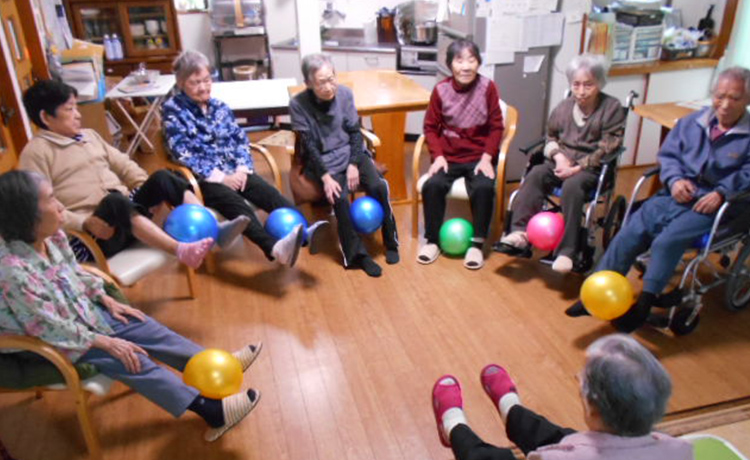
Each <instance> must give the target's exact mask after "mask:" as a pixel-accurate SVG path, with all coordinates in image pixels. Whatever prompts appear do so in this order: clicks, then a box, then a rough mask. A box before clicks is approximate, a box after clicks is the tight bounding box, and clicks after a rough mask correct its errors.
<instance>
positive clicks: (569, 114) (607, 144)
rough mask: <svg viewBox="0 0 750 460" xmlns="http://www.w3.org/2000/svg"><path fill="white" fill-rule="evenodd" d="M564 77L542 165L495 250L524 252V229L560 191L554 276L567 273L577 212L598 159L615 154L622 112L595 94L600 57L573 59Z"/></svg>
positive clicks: (602, 75) (602, 73) (602, 76)
mask: <svg viewBox="0 0 750 460" xmlns="http://www.w3.org/2000/svg"><path fill="white" fill-rule="evenodd" d="M565 73H566V76H567V77H568V82H569V83H570V90H571V93H572V94H571V96H570V97H568V98H567V99H565V100H564V101H562V102H561V103H560V104H559V105H558V106H557V107H555V110H553V111H552V114H551V115H550V117H549V122H548V123H547V143H546V145H545V146H544V156H545V158H546V160H545V161H544V163H542V164H539V165H536V166H534V167H533V168H532V169H531V171H530V172H529V173H528V174H527V176H526V178H525V179H524V182H523V185H522V186H521V189H520V190H519V193H518V196H517V197H516V199H515V201H514V202H513V208H512V210H513V218H512V219H513V220H512V222H511V226H510V233H508V234H507V235H505V236H503V237H502V239H500V241H499V242H498V243H496V244H495V250H496V251H498V252H502V253H505V254H510V255H519V254H522V253H524V252H527V251H528V250H529V249H528V246H529V239H528V236H527V234H526V225H527V224H528V223H529V220H530V219H531V218H532V217H533V216H534V215H535V214H536V213H538V212H539V211H541V210H542V206H543V204H544V198H545V196H546V195H548V194H549V193H551V192H552V190H553V189H554V188H555V187H562V200H561V207H562V212H563V217H564V219H565V233H564V235H563V239H562V241H561V242H560V244H559V245H558V247H557V249H556V250H555V253H554V256H555V260H554V262H553V264H552V269H553V270H555V271H557V272H560V273H568V272H569V271H570V270H571V269H572V268H573V257H574V256H575V254H576V252H577V250H578V233H579V230H580V223H581V209H582V208H583V204H584V203H585V201H586V199H587V197H588V196H589V194H590V193H591V191H592V190H593V189H594V188H595V187H596V184H597V179H598V177H599V172H600V168H601V159H602V158H603V157H604V156H605V155H607V154H608V153H610V152H613V151H615V150H617V149H618V148H620V146H621V145H622V137H623V134H624V131H625V112H624V111H623V110H622V106H621V105H620V102H619V101H618V100H617V99H616V98H614V97H612V96H609V95H607V94H605V93H603V92H601V90H602V88H603V87H604V85H605V84H606V75H607V67H606V64H605V63H604V62H603V60H602V59H601V58H600V57H598V56H593V55H586V54H584V55H581V56H577V57H575V58H574V59H573V60H572V61H571V63H570V64H569V65H568V68H567V69H566V72H565Z"/></svg>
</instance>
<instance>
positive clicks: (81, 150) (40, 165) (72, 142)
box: [19, 80, 247, 268]
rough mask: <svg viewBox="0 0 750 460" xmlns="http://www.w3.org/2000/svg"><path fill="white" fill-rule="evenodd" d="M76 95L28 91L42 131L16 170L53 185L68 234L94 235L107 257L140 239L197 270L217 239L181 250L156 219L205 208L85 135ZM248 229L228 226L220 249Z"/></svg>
mask: <svg viewBox="0 0 750 460" xmlns="http://www.w3.org/2000/svg"><path fill="white" fill-rule="evenodd" d="M77 95H78V92H77V91H76V89H75V88H73V87H72V86H68V85H66V84H65V83H61V82H57V81H54V80H45V81H40V82H37V83H35V84H34V85H33V86H31V88H29V89H28V90H26V93H25V94H24V96H23V102H24V106H25V107H26V112H27V113H28V114H29V118H31V120H32V121H33V122H34V124H36V125H37V126H38V127H39V128H41V129H40V130H39V131H38V132H37V134H36V135H35V136H34V138H33V139H31V141H29V143H28V144H27V145H26V147H24V149H23V151H22V152H21V158H20V160H19V168H21V169H25V170H29V171H36V172H38V173H40V174H42V175H43V176H45V177H47V179H49V181H50V182H51V183H52V184H54V186H55V190H56V192H57V198H58V199H59V200H60V202H61V203H62V204H63V206H65V210H64V212H63V215H64V217H65V219H64V224H63V225H64V228H66V229H70V230H77V231H87V232H89V233H90V234H91V235H92V236H94V237H95V238H96V239H97V242H98V243H99V246H100V248H101V249H102V251H103V252H104V254H105V255H106V256H107V257H109V256H112V255H114V254H115V253H117V252H119V251H121V250H123V249H124V248H126V247H127V246H129V245H130V244H131V243H132V242H133V241H134V240H139V241H142V242H143V243H145V244H147V245H149V246H152V247H155V248H158V249H161V250H163V251H166V252H169V253H172V254H175V255H177V258H178V259H179V260H180V261H181V262H183V263H184V264H186V265H188V266H190V267H193V268H197V267H198V266H199V265H200V264H201V262H202V261H203V258H204V257H205V255H206V253H207V252H208V251H209V250H210V249H211V246H212V244H213V243H212V240H211V239H209V238H206V239H205V240H202V241H198V242H195V243H179V242H177V241H176V240H175V239H174V238H172V237H171V236H169V235H168V234H167V233H165V232H164V231H163V230H162V229H161V228H160V227H159V225H158V224H157V223H155V222H153V221H152V220H151V218H152V217H153V216H154V214H156V215H157V216H158V215H163V214H164V213H163V212H160V210H163V209H166V206H165V205H166V204H168V205H170V206H178V205H180V204H182V203H191V204H200V201H199V200H198V199H197V198H196V196H195V195H194V194H193V192H192V190H191V189H190V186H189V184H188V182H187V181H186V180H185V179H184V178H183V177H182V176H179V175H177V174H175V173H173V172H171V171H167V170H161V171H157V172H156V173H154V174H153V175H151V176H150V177H149V175H148V174H147V173H146V171H144V170H143V169H142V168H141V167H140V166H138V164H137V163H136V162H134V161H133V160H131V159H130V158H128V156H127V155H125V154H124V153H122V152H120V151H118V150H117V149H115V148H114V147H112V146H111V145H109V144H107V143H106V142H105V141H104V140H103V139H102V138H101V137H100V136H99V134H97V132H96V131H94V130H92V129H81V114H80V113H79V112H78V107H77V102H76V97H77ZM246 225H247V222H246V220H244V219H238V220H235V221H232V222H226V223H223V224H222V225H221V227H220V232H219V237H218V243H219V245H220V246H222V247H224V246H226V245H228V244H229V243H231V241H233V240H234V239H235V238H236V237H237V236H238V235H239V234H240V233H241V232H242V230H243V229H244V228H245V226H246ZM76 241H77V240H76ZM80 248H81V249H82V250H83V251H84V252H85V253H87V251H85V248H83V246H82V245H81V246H80ZM76 252H77V253H79V251H76ZM82 253H83V252H82ZM88 257H90V255H88ZM86 258H87V256H86V255H84V256H83V257H82V259H86Z"/></svg>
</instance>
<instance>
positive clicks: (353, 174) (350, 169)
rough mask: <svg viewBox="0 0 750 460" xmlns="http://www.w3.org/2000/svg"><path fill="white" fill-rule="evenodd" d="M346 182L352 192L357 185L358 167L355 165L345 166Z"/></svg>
mask: <svg viewBox="0 0 750 460" xmlns="http://www.w3.org/2000/svg"><path fill="white" fill-rule="evenodd" d="M346 183H347V184H348V185H349V190H351V191H352V192H353V191H355V190H357V188H358V187H359V168H357V167H356V166H355V165H349V166H347V167H346ZM336 185H338V184H336Z"/></svg>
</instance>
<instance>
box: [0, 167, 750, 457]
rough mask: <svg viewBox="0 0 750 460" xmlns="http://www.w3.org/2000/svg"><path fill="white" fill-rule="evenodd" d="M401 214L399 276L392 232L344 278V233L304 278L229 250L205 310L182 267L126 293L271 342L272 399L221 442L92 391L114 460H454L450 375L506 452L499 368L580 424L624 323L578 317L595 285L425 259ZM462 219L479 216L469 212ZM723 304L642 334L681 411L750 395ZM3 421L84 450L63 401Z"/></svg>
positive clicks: (257, 369) (22, 440)
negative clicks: (490, 393)
mask: <svg viewBox="0 0 750 460" xmlns="http://www.w3.org/2000/svg"><path fill="white" fill-rule="evenodd" d="M280 155H281V154H280ZM280 159H281V160H282V164H284V163H285V159H284V158H282V157H280ZM628 180H630V179H628ZM630 181H631V182H632V180H630ZM628 187H629V186H628ZM395 211H396V216H397V220H398V225H399V230H400V234H401V245H402V246H401V247H402V249H401V256H402V261H401V263H400V264H398V265H395V266H385V261H384V257H383V254H382V251H381V246H380V244H379V239H380V238H379V237H378V238H376V239H375V240H373V241H370V242H368V244H369V247H370V248H371V249H372V252H373V254H374V255H375V257H376V260H377V261H378V262H381V263H383V266H384V274H383V277H382V278H379V279H372V278H368V277H367V276H366V275H365V274H364V273H363V272H361V271H345V270H344V269H343V268H342V267H341V262H340V255H339V253H338V246H337V243H336V241H335V238H334V237H333V233H332V234H331V237H330V238H328V239H327V241H326V245H325V247H324V250H323V252H322V253H321V254H318V255H316V256H310V255H309V254H307V253H304V254H302V255H301V256H300V259H299V261H298V263H297V266H296V267H295V268H294V269H291V270H287V269H283V268H279V267H277V266H275V265H273V264H271V263H269V262H267V261H265V259H264V258H263V256H262V254H261V252H260V251H259V250H258V249H257V248H256V247H254V246H251V245H250V244H244V245H239V246H236V247H234V248H233V250H232V251H228V252H225V253H223V254H220V255H219V257H218V261H219V264H218V272H217V273H216V274H215V275H214V276H209V275H207V274H206V273H205V272H204V273H201V274H200V276H199V279H200V283H201V286H200V287H201V292H200V295H199V299H197V300H194V301H191V300H186V299H184V298H180V296H184V295H185V294H186V293H187V286H186V284H185V280H184V277H183V276H181V275H180V274H179V272H178V268H177V266H175V267H172V268H171V269H167V270H164V271H163V272H160V273H158V274H156V275H154V276H152V277H150V278H148V279H147V280H145V281H143V282H141V283H140V284H138V285H136V286H135V287H134V288H131V289H129V290H128V295H129V296H130V298H131V300H132V301H134V302H135V303H137V304H138V305H139V306H140V307H141V308H142V309H143V310H144V311H145V312H147V313H148V314H150V315H152V316H153V317H155V318H156V319H158V320H159V321H161V322H163V323H164V324H166V325H168V326H170V327H171V328H173V329H174V330H175V331H177V332H179V333H181V334H183V335H185V336H187V337H189V338H191V339H193V340H195V341H196V342H198V343H200V344H202V345H205V346H208V347H220V348H225V349H229V350H232V349H235V348H237V347H239V346H241V345H243V344H247V343H250V342H255V341H257V340H263V341H264V343H265V349H264V351H263V353H262V355H261V356H260V358H259V360H258V361H257V362H256V363H255V364H254V365H253V367H252V368H251V369H250V370H249V371H248V373H247V374H246V381H245V384H244V385H245V386H246V387H248V386H252V387H254V388H258V389H259V390H260V391H261V392H262V395H263V396H262V400H261V402H260V404H259V406H258V408H257V409H256V410H255V412H254V413H253V414H251V415H250V416H249V418H248V419H247V420H245V421H244V422H243V423H242V424H240V425H239V426H238V427H237V428H235V429H234V430H233V431H231V432H230V433H228V434H227V435H226V436H225V437H224V438H222V439H221V440H220V441H218V442H216V443H214V444H207V443H205V442H203V441H202V433H203V430H204V428H205V425H204V423H203V422H202V421H201V420H200V419H199V418H198V417H197V416H195V415H194V414H190V413H188V414H186V415H185V416H183V417H182V418H181V419H179V420H173V419H172V418H171V417H170V416H169V415H168V414H167V413H165V412H163V411H161V410H160V409H159V408H157V407H156V406H155V405H153V404H151V403H149V402H148V401H146V400H145V399H144V398H142V397H140V396H138V395H136V394H134V393H132V392H129V391H128V390H127V389H126V388H125V387H124V386H122V385H119V384H115V386H114V387H113V392H112V393H111V394H110V395H108V396H106V397H103V398H100V397H93V398H92V399H91V401H92V412H93V417H94V420H95V423H96V426H97V429H98V432H99V435H100V438H101V440H102V444H103V445H104V449H105V458H107V459H111V460H120V459H122V460H125V459H127V460H131V459H134V458H137V459H178V458H199V459H258V460H260V459H269V460H271V459H273V460H279V459H283V460H297V459H299V460H323V459H325V460H332V459H337V460H339V459H350V460H367V459H379V460H401V459H403V460H414V459H436V460H447V459H449V458H452V456H451V453H450V451H449V450H447V449H445V448H443V447H442V446H441V445H440V443H439V441H438V437H437V433H436V430H435V423H434V419H433V415H432V410H431V406H430V389H431V387H432V384H433V382H434V381H435V379H436V378H437V377H439V376H440V375H442V374H444V373H452V374H454V375H456V376H457V377H458V378H459V379H460V380H461V382H462V383H463V388H464V401H465V407H466V411H467V414H468V417H469V421H470V423H471V424H472V426H473V427H475V429H476V431H477V432H478V433H479V434H480V435H481V436H483V437H485V438H486V439H487V440H488V441H490V442H493V443H499V444H503V445H507V444H508V441H507V439H506V438H505V435H504V431H503V429H502V426H501V422H500V418H499V416H498V415H497V414H496V412H495V410H494V409H493V407H492V404H491V402H490V401H489V399H488V398H487V397H486V396H485V395H484V393H483V391H482V389H481V387H480V385H479V380H478V374H479V371H480V369H481V368H482V367H483V366H484V365H485V364H487V363H490V362H496V363H499V364H502V365H503V366H505V367H507V368H508V369H509V370H510V372H511V373H512V375H514V376H515V378H516V380H517V382H518V385H519V388H520V392H521V396H522V399H523V401H524V403H525V404H526V405H528V406H529V407H531V408H532V409H535V410H538V411H540V412H543V413H544V414H546V415H547V416H548V417H549V418H551V419H552V420H554V421H557V422H558V423H561V424H565V425H569V426H572V427H574V428H579V429H580V428H583V425H582V423H583V418H582V412H581V407H580V402H579V399H578V390H577V385H576V379H575V374H576V372H577V371H578V370H579V368H580V367H581V365H582V363H583V350H584V349H585V348H586V346H587V345H588V344H589V343H591V341H592V340H594V339H596V338H598V337H600V336H602V335H604V334H608V333H610V332H612V330H611V329H610V327H609V326H608V325H606V324H604V323H602V322H600V321H598V320H596V319H592V318H582V319H577V320H574V319H570V318H567V317H565V316H564V315H563V313H562V312H563V310H564V308H565V307H566V306H567V305H568V304H569V303H571V302H572V301H573V300H574V299H575V298H576V295H577V291H578V289H579V287H580V283H581V282H582V278H581V277H579V276H576V275H568V276H560V275H557V274H554V273H553V272H551V270H550V269H549V268H548V267H545V266H542V265H540V264H538V263H537V262H534V261H519V260H514V259H511V258H508V257H506V256H502V255H498V254H493V255H491V257H490V258H489V260H488V262H487V265H486V266H485V267H484V268H483V269H482V270H479V271H475V272H474V271H469V270H466V269H464V268H463V266H462V261H461V260H455V259H449V258H441V259H439V260H438V261H437V262H436V263H435V264H433V265H430V266H421V265H418V264H417V263H416V262H415V256H416V251H417V248H418V243H417V242H416V241H415V240H413V239H412V238H411V237H410V236H409V234H410V228H411V227H410V225H411V223H410V221H409V218H410V217H409V216H410V214H409V207H408V206H397V207H396V209H395ZM449 212H450V214H451V215H464V216H465V215H466V209H465V208H464V207H462V206H452V207H451V209H450V211H449ZM632 278H633V280H634V282H635V283H638V281H637V279H636V278H635V277H634V276H633V277H632ZM722 294H723V291H722V289H721V288H718V289H717V292H716V293H715V295H713V296H710V297H709V299H708V300H707V305H706V309H705V310H704V311H705V313H704V315H703V320H702V323H701V325H700V327H699V329H698V330H697V331H696V332H694V333H693V334H692V335H689V336H686V337H682V338H674V337H672V336H670V335H668V334H664V333H662V332H659V331H655V330H652V329H644V330H642V331H640V332H638V333H637V334H636V337H637V338H638V339H639V340H640V341H641V342H642V343H644V344H645V345H646V346H647V347H648V348H649V349H651V350H652V351H653V352H654V353H655V354H656V355H657V356H658V357H659V358H660V359H661V360H662V362H663V363H664V364H665V365H666V367H667V368H668V370H669V371H670V373H671V374H672V377H673V381H674V395H673V398H672V400H671V403H670V405H669V411H670V413H673V414H676V415H674V416H673V417H672V418H676V417H678V416H684V415H687V414H691V413H693V412H694V411H696V410H697V409H698V408H702V407H706V406H711V407H721V408H726V407H728V406H731V405H733V404H738V403H739V402H743V401H744V402H746V401H747V399H746V398H748V397H750V384H748V376H750V360H749V359H747V356H748V353H747V351H748V345H747V343H748V339H750V312H741V313H730V312H728V311H725V310H724V309H723V307H722V306H721V302H722V299H723V297H722ZM714 405H717V406H714ZM706 410H707V411H710V410H711V409H710V407H709V409H706ZM0 414H1V415H0V439H2V441H3V443H5V444H6V446H7V447H8V449H9V450H10V452H11V453H13V454H14V456H16V457H17V458H18V459H19V460H31V459H45V460H53V459H77V458H85V457H86V452H85V447H84V445H83V440H82V437H81V434H80V430H79V428H78V426H77V420H76V418H75V411H74V408H73V406H72V404H71V403H70V402H68V401H67V400H66V398H65V395H64V394H48V395H45V396H44V398H43V399H41V400H35V399H33V397H30V396H28V395H7V394H3V395H0Z"/></svg>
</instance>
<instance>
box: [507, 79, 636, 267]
mask: <svg viewBox="0 0 750 460" xmlns="http://www.w3.org/2000/svg"><path fill="white" fill-rule="evenodd" d="M637 97H638V93H636V92H635V91H632V90H631V91H630V92H629V93H628V96H627V98H626V103H625V106H624V107H623V110H624V111H625V118H626V119H627V115H628V113H629V112H630V110H631V109H632V108H633V101H634V100H635V99H636V98H637ZM545 143H546V140H545V139H540V140H538V141H536V142H535V143H533V144H531V145H529V146H528V147H524V148H519V151H520V152H521V153H523V154H524V155H526V156H527V157H528V160H527V163H526V167H525V169H524V173H523V177H522V178H521V186H523V183H524V180H525V179H526V176H527V175H528V174H529V172H530V171H531V168H533V167H534V166H536V165H538V164H541V163H543V162H544V161H545V158H544V145H545ZM624 151H625V148H624V147H620V148H619V149H618V150H616V151H614V152H612V153H610V154H609V155H605V156H604V157H602V160H601V171H600V172H599V178H598V180H597V184H596V187H595V188H594V189H593V190H592V192H591V194H590V195H589V197H588V199H587V202H586V204H585V205H584V210H583V211H584V212H583V216H582V225H581V227H580V232H579V234H578V252H577V254H576V255H575V256H574V257H573V272H575V273H582V274H583V273H587V272H589V271H590V270H591V269H592V268H593V267H594V265H595V263H594V262H595V255H596V254H597V251H596V250H597V233H598V230H599V229H601V243H602V246H603V248H602V249H603V250H606V249H607V247H608V246H609V243H610V242H611V241H612V239H614V237H615V235H616V234H617V232H618V231H619V230H620V227H621V225H622V222H623V219H624V217H625V211H626V207H627V201H626V199H625V197H624V196H622V195H618V196H614V191H615V186H616V181H617V169H618V165H619V162H620V157H621V156H622V153H623V152H624ZM519 191H520V187H519V188H518V189H517V190H515V191H514V192H513V193H512V194H511V195H510V198H509V199H508V208H507V212H506V219H505V223H504V225H505V228H504V230H503V234H508V233H510V225H511V222H512V217H513V211H512V209H513V203H514V201H515V199H516V197H517V196H518V192H519ZM561 195H562V187H557V188H555V189H554V190H553V191H552V195H548V196H547V197H545V203H544V206H543V210H546V211H551V212H560V204H559V199H560V197H561ZM516 256H517V257H522V258H531V256H532V251H531V247H528V248H527V249H526V250H524V251H522V252H521V253H519V254H516ZM553 260H554V257H553V254H552V253H550V254H548V255H546V256H544V257H542V258H541V259H540V262H542V263H544V264H548V265H551V264H552V262H553Z"/></svg>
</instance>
